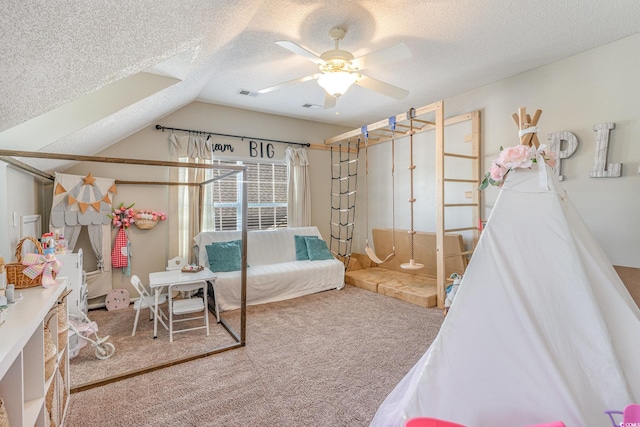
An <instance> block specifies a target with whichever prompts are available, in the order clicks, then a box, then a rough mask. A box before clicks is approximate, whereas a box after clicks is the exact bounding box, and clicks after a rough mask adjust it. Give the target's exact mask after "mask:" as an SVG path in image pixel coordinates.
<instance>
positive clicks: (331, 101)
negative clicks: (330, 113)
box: [322, 92, 337, 110]
mask: <svg viewBox="0 0 640 427" xmlns="http://www.w3.org/2000/svg"><path fill="white" fill-rule="evenodd" d="M336 100H337V98H336V97H335V96H331V95H329V94H328V93H327V92H325V93H324V105H323V106H322V108H324V109H325V110H326V109H328V108H333V107H335V106H336Z"/></svg>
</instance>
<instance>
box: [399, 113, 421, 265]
mask: <svg viewBox="0 0 640 427" xmlns="http://www.w3.org/2000/svg"><path fill="white" fill-rule="evenodd" d="M415 114H416V112H415V109H413V108H411V109H410V110H409V112H408V113H407V116H409V118H410V120H409V175H410V185H411V188H410V197H409V205H410V207H411V229H410V230H409V241H410V245H411V259H410V260H409V262H408V263H404V264H400V267H401V268H404V269H405V270H419V269H421V268H423V267H424V264H419V263H417V262H415V260H414V258H413V236H414V235H415V234H416V232H415V230H414V229H413V204H414V203H415V201H416V199H415V198H414V197H413V171H414V169H415V168H416V165H414V164H413V134H414V133H415V132H414V130H413V118H414V117H415Z"/></svg>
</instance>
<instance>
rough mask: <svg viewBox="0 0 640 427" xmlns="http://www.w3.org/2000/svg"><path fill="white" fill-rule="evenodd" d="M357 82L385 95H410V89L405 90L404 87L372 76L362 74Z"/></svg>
mask: <svg viewBox="0 0 640 427" xmlns="http://www.w3.org/2000/svg"><path fill="white" fill-rule="evenodd" d="M361 76H362V75H361ZM356 84H357V85H360V86H362V87H365V88H367V89H371V90H375V91H376V92H380V93H381V94H383V95H387V96H390V97H392V98H395V99H404V98H406V96H407V95H409V91H408V90H404V89H402V88H399V87H398V86H394V85H391V84H389V83H385V82H382V81H380V80H377V79H374V78H372V77H367V76H362V77H360V78H359V79H358V80H357V81H356Z"/></svg>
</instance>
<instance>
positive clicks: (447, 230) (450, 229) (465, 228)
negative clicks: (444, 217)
mask: <svg viewBox="0 0 640 427" xmlns="http://www.w3.org/2000/svg"><path fill="white" fill-rule="evenodd" d="M477 229H478V227H461V228H447V229H445V230H444V232H445V233H454V232H456V231H467V230H477Z"/></svg>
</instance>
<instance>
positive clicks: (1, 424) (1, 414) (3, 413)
mask: <svg viewBox="0 0 640 427" xmlns="http://www.w3.org/2000/svg"><path fill="white" fill-rule="evenodd" d="M0 427H9V415H8V414H7V408H6V407H5V406H4V400H2V398H0Z"/></svg>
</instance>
